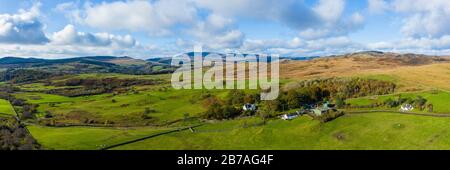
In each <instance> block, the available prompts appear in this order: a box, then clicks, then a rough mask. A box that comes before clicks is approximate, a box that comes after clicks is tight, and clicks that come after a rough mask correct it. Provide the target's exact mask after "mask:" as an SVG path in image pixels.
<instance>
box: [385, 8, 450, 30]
mask: <svg viewBox="0 0 450 170" xmlns="http://www.w3.org/2000/svg"><path fill="white" fill-rule="evenodd" d="M391 6H392V8H393V10H394V11H395V12H398V13H402V14H404V15H406V17H405V19H404V23H403V26H402V29H401V31H402V32H403V33H404V34H405V35H406V36H412V37H422V36H426V37H434V38H438V37H441V36H444V35H448V34H450V1H448V0H416V1H414V3H411V1H407V0H395V1H393V2H392V3H391Z"/></svg>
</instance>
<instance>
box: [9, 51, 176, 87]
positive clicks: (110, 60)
mask: <svg viewBox="0 0 450 170" xmlns="http://www.w3.org/2000/svg"><path fill="white" fill-rule="evenodd" d="M173 70H174V68H172V67H171V66H170V65H167V64H162V63H153V62H147V61H145V60H139V59H134V58H131V57H114V56H88V57H77V58H67V59H37V58H18V57H4V58H1V59H0V71H1V72H0V80H2V81H9V80H13V81H14V82H27V81H32V80H39V79H45V78H48V77H54V76H63V75H66V74H86V73H122V74H137V75H142V74H162V73H170V72H172V71H173Z"/></svg>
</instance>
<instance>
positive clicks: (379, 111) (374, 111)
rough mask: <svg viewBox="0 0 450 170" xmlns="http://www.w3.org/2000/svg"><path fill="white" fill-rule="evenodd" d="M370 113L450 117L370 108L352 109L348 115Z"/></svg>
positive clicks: (443, 114) (448, 116)
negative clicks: (366, 109) (362, 109)
mask: <svg viewBox="0 0 450 170" xmlns="http://www.w3.org/2000/svg"><path fill="white" fill-rule="evenodd" d="M370 113H396V114H402V115H415V116H428V117H445V118H450V113H442V114H435V113H429V114H428V113H414V112H398V111H392V110H369V111H351V112H347V114H348V115H352V114H353V115H358V114H370Z"/></svg>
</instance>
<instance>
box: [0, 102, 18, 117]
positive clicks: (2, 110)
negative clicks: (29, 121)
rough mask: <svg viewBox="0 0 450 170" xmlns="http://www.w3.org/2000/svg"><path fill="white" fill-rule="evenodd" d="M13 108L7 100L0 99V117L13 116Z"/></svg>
mask: <svg viewBox="0 0 450 170" xmlns="http://www.w3.org/2000/svg"><path fill="white" fill-rule="evenodd" d="M15 115H16V113H15V112H14V109H13V107H12V106H11V104H10V103H9V101H7V100H3V99H0V116H15Z"/></svg>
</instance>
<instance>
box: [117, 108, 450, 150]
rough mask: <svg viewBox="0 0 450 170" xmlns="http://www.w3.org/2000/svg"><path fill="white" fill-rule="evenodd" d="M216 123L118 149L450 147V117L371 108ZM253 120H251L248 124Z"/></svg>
mask: <svg viewBox="0 0 450 170" xmlns="http://www.w3.org/2000/svg"><path fill="white" fill-rule="evenodd" d="M243 122H245V120H234V121H229V122H223V123H215V124H211V125H207V126H203V127H200V128H197V129H196V131H197V132H196V133H192V132H189V131H185V132H180V133H174V134H168V135H164V136H160V137H157V138H152V139H148V140H145V141H141V142H137V143H133V144H129V145H125V146H121V147H118V148H114V149H119V150H127V149H129V150H132V149H150V150H151V149H243V150H246V149H262V150H270V149H282V150H297V149H300V150H301V149H318V150H322V149H332V150H335V149H343V150H346V149H362V150H365V149H375V150H376V149H394V150H397V149H450V135H448V132H449V131H450V127H449V126H447V125H448V123H450V119H449V118H435V117H423V116H413V115H399V114H393V113H370V114H365V115H347V116H344V117H341V118H339V119H337V120H335V121H332V122H329V123H326V124H320V123H319V122H317V121H311V118H309V117H301V118H299V119H295V120H293V121H283V120H276V121H271V122H270V123H268V124H267V125H266V126H260V127H248V128H244V126H243V124H244V123H243ZM249 124H251V123H249Z"/></svg>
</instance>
